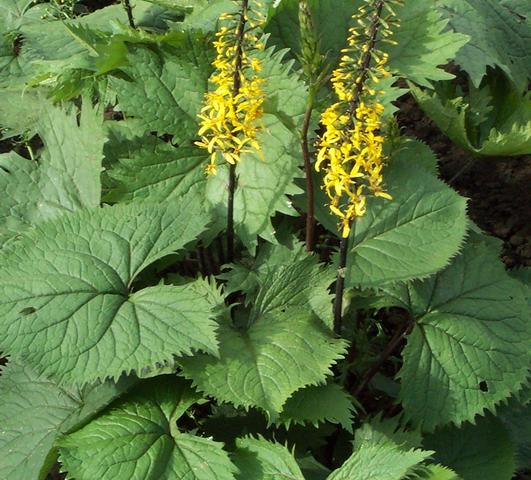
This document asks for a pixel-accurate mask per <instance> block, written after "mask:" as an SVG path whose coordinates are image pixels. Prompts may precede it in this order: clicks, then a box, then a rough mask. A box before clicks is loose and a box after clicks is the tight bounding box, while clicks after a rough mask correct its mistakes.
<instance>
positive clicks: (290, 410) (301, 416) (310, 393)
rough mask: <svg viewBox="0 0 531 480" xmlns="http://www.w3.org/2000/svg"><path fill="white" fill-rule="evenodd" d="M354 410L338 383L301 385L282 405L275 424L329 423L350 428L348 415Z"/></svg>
mask: <svg viewBox="0 0 531 480" xmlns="http://www.w3.org/2000/svg"><path fill="white" fill-rule="evenodd" d="M355 411H356V409H355V407H354V404H353V398H352V397H351V396H350V395H349V394H348V393H347V392H346V391H345V390H344V389H343V388H342V387H341V386H339V385H338V384H336V383H327V384H326V385H315V386H310V387H306V388H303V389H302V390H298V391H297V392H295V393H294V394H293V395H292V396H291V397H290V398H289V399H288V400H287V401H286V403H285V404H284V408H283V410H282V413H281V414H280V416H279V418H278V420H277V422H276V423H278V424H284V425H286V426H287V427H288V428H289V426H290V425H291V424H299V425H304V424H306V423H310V424H312V425H314V426H315V427H317V426H318V425H319V423H322V422H330V423H337V424H339V425H341V426H342V427H343V428H344V429H345V430H347V431H352V418H353V416H354V413H355Z"/></svg>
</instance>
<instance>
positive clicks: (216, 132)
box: [195, 2, 264, 175]
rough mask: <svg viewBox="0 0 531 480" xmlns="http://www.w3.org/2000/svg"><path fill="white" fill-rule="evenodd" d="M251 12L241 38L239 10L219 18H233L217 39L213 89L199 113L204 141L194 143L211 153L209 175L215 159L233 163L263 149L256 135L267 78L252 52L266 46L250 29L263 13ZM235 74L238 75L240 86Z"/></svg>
mask: <svg viewBox="0 0 531 480" xmlns="http://www.w3.org/2000/svg"><path fill="white" fill-rule="evenodd" d="M256 5H258V2H256ZM250 13H251V12H249V11H248V12H245V15H244V18H245V30H244V34H243V37H242V38H241V40H240V39H239V37H238V29H239V23H240V18H241V17H240V13H237V14H223V15H221V17H220V19H221V20H223V21H227V22H229V26H224V27H222V28H221V29H220V30H219V31H218V32H217V33H216V39H215V40H214V42H213V46H214V48H215V49H216V53H217V55H216V58H215V60H214V61H213V62H212V65H213V66H214V68H215V73H214V75H213V76H212V77H211V83H212V84H213V85H214V86H215V89H214V91H212V92H209V93H207V94H206V95H205V102H204V106H203V108H202V109H201V112H200V113H199V115H198V117H199V119H200V127H199V130H198V135H199V137H200V141H197V142H195V144H196V145H197V146H199V147H201V148H204V149H206V150H207V151H208V152H209V153H210V154H211V157H210V163H209V165H208V166H207V167H206V173H207V174H209V175H215V174H216V172H217V168H216V160H217V158H223V159H225V161H227V162H228V163H230V164H233V165H234V164H236V163H238V162H239V161H240V158H241V155H242V154H243V153H246V152H252V151H259V149H260V145H259V143H258V141H257V135H258V133H259V132H260V130H261V125H260V124H259V121H260V119H261V118H262V116H263V103H264V92H263V89H262V87H263V83H264V80H263V79H262V78H260V77H259V76H258V74H259V73H260V72H261V71H262V68H263V65H262V61H261V60H260V59H259V58H256V57H254V56H253V54H254V52H255V51H257V50H262V49H263V48H264V45H263V43H261V42H259V39H258V38H257V37H256V36H255V35H254V34H253V33H252V32H253V31H254V30H255V29H256V27H257V26H259V25H260V24H261V23H262V22H263V18H262V17H261V16H259V15H256V14H255V15H254V18H251V15H250ZM240 47H241V48H240ZM238 56H240V58H239V59H238ZM235 79H239V84H238V85H236V84H235V83H236V82H235ZM217 153H219V154H220V155H219V156H218V155H217Z"/></svg>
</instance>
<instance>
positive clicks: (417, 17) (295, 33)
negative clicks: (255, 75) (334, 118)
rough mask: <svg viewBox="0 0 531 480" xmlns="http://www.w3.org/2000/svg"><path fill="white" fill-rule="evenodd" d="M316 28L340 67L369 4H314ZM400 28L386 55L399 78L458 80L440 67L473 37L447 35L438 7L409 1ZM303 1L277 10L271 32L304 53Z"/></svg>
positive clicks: (288, 0) (348, 0) (289, 1)
mask: <svg viewBox="0 0 531 480" xmlns="http://www.w3.org/2000/svg"><path fill="white" fill-rule="evenodd" d="M309 3H310V8H311V9H312V11H313V14H314V19H315V23H316V30H317V35H318V36H319V38H320V42H321V51H322V53H326V54H327V56H328V61H329V62H330V63H331V65H332V66H335V65H336V63H337V61H338V57H339V54H340V53H339V52H340V50H341V48H343V47H344V46H345V45H346V39H347V35H348V27H349V26H350V25H351V23H352V22H351V16H352V14H353V13H354V12H355V11H356V10H357V9H358V8H360V7H361V6H362V5H363V2H362V1H361V0H354V1H352V0H340V1H334V2H321V1H319V0H310V2H309ZM393 8H394V9H395V10H396V12H397V16H398V19H399V20H400V27H399V28H393V31H394V32H395V40H396V41H397V42H398V45H396V46H394V45H388V44H387V45H386V44H382V45H380V47H381V48H382V50H384V51H386V52H387V53H389V66H390V67H391V69H392V70H394V71H396V72H397V74H398V75H399V76H402V77H406V78H408V79H410V80H413V81H415V82H417V83H419V84H422V85H429V84H430V81H431V80H441V79H447V78H453V75H450V74H449V73H446V72H445V71H444V70H442V69H440V68H438V66H439V65H441V64H445V63H447V61H448V60H449V59H452V58H453V57H454V56H455V54H456V52H457V51H458V50H459V49H460V48H461V47H462V46H463V45H464V44H465V43H466V42H467V40H468V37H467V36H466V35H463V34H460V33H454V32H451V31H445V26H446V24H447V23H448V22H447V21H445V20H444V19H442V18H441V15H440V13H439V12H438V11H437V9H436V8H435V5H434V3H433V2H403V5H402V6H396V7H393ZM297 15H298V1H296V0H283V1H282V2H281V3H280V5H279V7H278V8H277V9H276V11H275V13H274V15H273V16H272V19H271V21H270V22H269V23H268V25H267V31H269V32H270V33H271V42H272V43H274V44H276V45H280V46H286V47H289V48H290V49H291V50H292V51H293V52H294V53H295V54H299V48H300V41H299V24H298V17H297Z"/></svg>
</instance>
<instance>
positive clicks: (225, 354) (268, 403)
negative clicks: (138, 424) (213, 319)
mask: <svg viewBox="0 0 531 480" xmlns="http://www.w3.org/2000/svg"><path fill="white" fill-rule="evenodd" d="M218 339H219V343H220V351H219V358H216V357H214V356H212V355H196V356H194V357H191V358H185V359H182V360H181V365H182V367H183V373H184V375H185V376H186V377H187V378H191V379H193V381H194V383H195V384H196V385H197V386H198V387H199V388H200V389H201V390H203V391H204V392H205V393H207V394H209V395H212V396H214V397H216V398H217V399H218V400H219V401H222V402H231V403H233V404H234V405H236V406H242V407H245V408H248V407H251V406H255V407H259V408H261V409H263V410H264V411H265V412H266V413H267V414H268V416H269V417H270V418H271V419H274V418H275V417H276V416H277V414H278V413H279V412H280V411H281V410H282V407H283V405H284V403H285V402H286V400H287V399H288V398H289V397H290V396H291V395H292V394H293V393H294V392H295V391H297V390H298V389H300V388H302V387H304V386H306V385H316V384H319V383H322V382H323V381H324V380H325V377H326V375H328V374H330V373H331V370H330V366H331V365H332V364H333V363H335V362H336V361H337V360H338V359H339V358H340V357H341V356H342V354H343V353H344V350H345V342H343V341H342V340H339V339H335V338H334V335H333V333H332V332H331V331H330V330H328V329H327V328H326V327H325V326H324V325H323V323H322V322H321V321H320V320H319V319H318V318H317V317H315V316H314V315H312V314H311V313H309V312H308V311H307V310H305V309H302V308H295V307H292V308H287V309H286V310H285V312H282V311H275V312H271V313H267V314H263V315H261V316H260V318H258V319H257V320H256V321H255V322H254V323H253V324H252V325H251V326H250V327H249V328H247V329H245V330H242V329H238V328H236V327H234V326H233V325H232V324H231V323H230V321H228V320H226V321H224V322H222V323H221V325H220V327H219V330H218Z"/></svg>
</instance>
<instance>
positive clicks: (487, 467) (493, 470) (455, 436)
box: [424, 416, 515, 480]
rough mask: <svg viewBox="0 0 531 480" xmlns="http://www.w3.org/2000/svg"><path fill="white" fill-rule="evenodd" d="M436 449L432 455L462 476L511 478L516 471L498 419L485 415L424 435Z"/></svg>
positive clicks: (492, 479) (468, 478)
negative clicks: (470, 421) (460, 424)
mask: <svg viewBox="0 0 531 480" xmlns="http://www.w3.org/2000/svg"><path fill="white" fill-rule="evenodd" d="M424 445H425V446H426V448H429V449H431V450H435V454H434V459H435V461H437V462H440V463H442V464H444V465H448V466H449V467H451V468H452V469H453V470H455V472H456V473H457V474H459V476H460V477H461V478H462V479H463V480H476V479H478V478H482V479H484V480H511V478H513V473H514V471H515V462H514V449H513V445H512V442H511V439H510V437H509V434H508V432H507V430H506V429H505V428H504V426H503V425H502V423H501V422H499V421H498V420H496V419H495V418H493V417H492V416H488V417H487V418H484V417H482V418H478V419H477V420H476V424H475V425H472V424H470V423H466V424H464V425H463V426H462V427H461V428H456V427H448V428H445V429H442V430H437V432H436V433H435V434H433V435H430V436H428V437H426V438H425V439H424Z"/></svg>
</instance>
